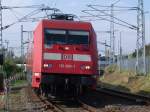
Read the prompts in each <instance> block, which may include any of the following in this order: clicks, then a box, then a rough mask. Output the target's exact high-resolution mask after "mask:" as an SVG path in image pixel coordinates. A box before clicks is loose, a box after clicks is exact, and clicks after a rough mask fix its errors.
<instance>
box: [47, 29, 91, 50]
mask: <svg viewBox="0 0 150 112" xmlns="http://www.w3.org/2000/svg"><path fill="white" fill-rule="evenodd" d="M44 41H45V42H44V43H45V47H46V48H48V47H49V46H50V45H53V44H69V45H73V44H74V45H80V44H81V45H88V44H89V32H87V31H73V30H72V31H67V30H51V29H46V30H45V37H44Z"/></svg>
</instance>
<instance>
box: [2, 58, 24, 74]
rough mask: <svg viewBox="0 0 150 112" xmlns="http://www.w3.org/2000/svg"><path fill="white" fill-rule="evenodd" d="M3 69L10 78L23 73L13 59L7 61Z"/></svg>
mask: <svg viewBox="0 0 150 112" xmlns="http://www.w3.org/2000/svg"><path fill="white" fill-rule="evenodd" d="M3 69H4V72H5V73H6V75H7V76H8V77H9V76H12V75H15V74H16V73H18V72H21V71H22V69H21V67H18V66H16V64H15V62H14V61H13V59H5V63H4V65H3Z"/></svg>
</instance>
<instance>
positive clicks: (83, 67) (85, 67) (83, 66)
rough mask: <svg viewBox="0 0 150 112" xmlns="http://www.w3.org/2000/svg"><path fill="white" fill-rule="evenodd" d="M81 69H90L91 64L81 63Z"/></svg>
mask: <svg viewBox="0 0 150 112" xmlns="http://www.w3.org/2000/svg"><path fill="white" fill-rule="evenodd" d="M81 69H82V70H90V69H91V66H89V65H82V66H81Z"/></svg>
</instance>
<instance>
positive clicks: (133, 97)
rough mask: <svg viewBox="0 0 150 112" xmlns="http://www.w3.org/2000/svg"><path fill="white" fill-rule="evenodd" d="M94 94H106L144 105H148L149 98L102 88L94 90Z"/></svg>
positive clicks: (149, 103)
mask: <svg viewBox="0 0 150 112" xmlns="http://www.w3.org/2000/svg"><path fill="white" fill-rule="evenodd" d="M96 92H101V93H106V94H109V95H112V96H113V95H114V96H118V97H122V98H126V99H128V100H133V101H135V102H137V103H141V104H144V105H150V97H146V96H142V95H137V94H132V93H127V92H121V91H117V90H113V89H109V88H104V87H98V88H97V89H96Z"/></svg>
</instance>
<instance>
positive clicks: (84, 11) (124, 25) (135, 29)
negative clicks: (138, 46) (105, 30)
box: [82, 11, 136, 30]
mask: <svg viewBox="0 0 150 112" xmlns="http://www.w3.org/2000/svg"><path fill="white" fill-rule="evenodd" d="M82 12H84V13H86V14H89V15H91V16H94V17H98V18H100V19H102V20H105V21H109V22H113V21H112V20H110V19H107V18H103V17H100V16H95V15H94V14H91V13H89V12H86V11H82ZM113 23H115V24H117V25H120V26H124V27H126V28H130V29H134V30H136V29H135V28H133V27H130V26H128V25H124V24H121V23H118V22H113Z"/></svg>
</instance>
